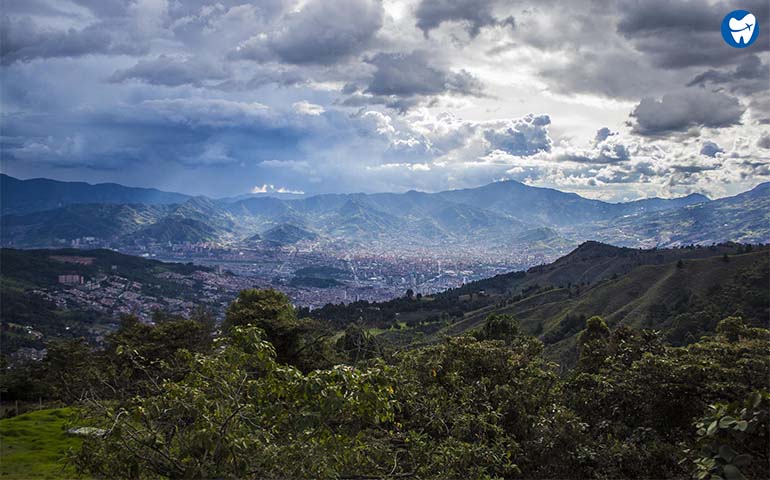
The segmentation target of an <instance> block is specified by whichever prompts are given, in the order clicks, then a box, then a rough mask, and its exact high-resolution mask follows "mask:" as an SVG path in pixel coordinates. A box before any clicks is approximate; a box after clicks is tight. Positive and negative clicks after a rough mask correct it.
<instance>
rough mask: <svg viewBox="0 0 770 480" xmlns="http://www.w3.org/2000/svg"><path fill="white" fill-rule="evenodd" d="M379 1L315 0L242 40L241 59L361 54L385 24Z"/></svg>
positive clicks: (308, 59)
mask: <svg viewBox="0 0 770 480" xmlns="http://www.w3.org/2000/svg"><path fill="white" fill-rule="evenodd" d="M382 16H383V8H382V4H381V3H380V1H379V0H364V1H359V0H334V1H332V0H313V1H311V2H310V3H308V4H307V5H305V7H304V8H303V9H302V10H300V11H299V12H292V13H289V14H287V15H286V16H285V17H284V18H283V19H282V20H281V21H279V22H276V29H275V30H274V31H272V32H267V33H266V34H264V35H257V36H255V37H252V38H251V39H249V40H248V41H246V42H243V43H242V44H241V45H239V46H238V48H237V49H236V50H235V51H234V52H232V53H231V55H230V56H231V58H234V59H241V60H254V61H259V62H263V61H269V60H280V61H282V62H285V63H290V64H300V65H301V64H325V65H328V64H333V63H336V62H338V61H340V60H342V59H344V58H346V57H350V56H352V55H355V54H359V53H361V52H362V51H363V50H364V49H365V47H366V46H367V45H368V43H369V42H370V40H371V39H372V37H373V36H374V35H375V33H376V32H377V31H378V30H379V29H380V28H381V27H382Z"/></svg>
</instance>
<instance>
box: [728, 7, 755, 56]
mask: <svg viewBox="0 0 770 480" xmlns="http://www.w3.org/2000/svg"><path fill="white" fill-rule="evenodd" d="M757 37H759V25H757V17H755V16H754V15H753V14H751V13H750V12H747V11H746V10H734V11H732V12H730V13H728V14H727V16H726V17H725V19H724V20H722V38H724V39H725V43H727V44H728V45H730V46H731V47H735V48H746V47H748V46H749V45H751V44H752V43H754V41H755V40H756V39H757Z"/></svg>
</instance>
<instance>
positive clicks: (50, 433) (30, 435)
mask: <svg viewBox="0 0 770 480" xmlns="http://www.w3.org/2000/svg"><path fill="white" fill-rule="evenodd" d="M72 414H73V410H72V409H71V408H54V409H49V410H39V411H36V412H30V413H25V414H22V415H18V416H16V417H13V418H6V419H3V420H0V479H43V478H50V479H59V478H74V477H76V473H75V470H74V469H73V468H72V467H71V466H69V465H66V463H65V455H66V453H67V452H68V451H69V450H70V449H76V448H78V447H79V446H80V440H79V439H78V438H76V437H73V436H70V435H67V428H68V426H69V424H68V419H69V418H70V417H71V415H72Z"/></svg>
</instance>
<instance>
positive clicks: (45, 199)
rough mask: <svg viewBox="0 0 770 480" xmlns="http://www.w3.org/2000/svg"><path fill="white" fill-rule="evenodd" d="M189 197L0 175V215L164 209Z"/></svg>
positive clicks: (156, 191)
mask: <svg viewBox="0 0 770 480" xmlns="http://www.w3.org/2000/svg"><path fill="white" fill-rule="evenodd" d="M188 198H189V197H188V196H187V195H184V194H181V193H171V192H163V191H160V190H156V189H154V188H135V187H125V186H123V185H118V184H116V183H100V184H97V185H91V184H88V183H84V182H59V181H56V180H49V179H46V178H34V179H31V180H19V179H17V178H13V177H10V176H8V175H5V174H0V205H2V215H6V214H11V213H13V214H25V213H31V212H39V211H43V210H52V209H54V208H59V207H64V206H67V205H72V204H78V203H107V204H115V203H123V204H130V203H144V204H147V205H167V204H172V203H181V202H183V201H185V200H187V199H188Z"/></svg>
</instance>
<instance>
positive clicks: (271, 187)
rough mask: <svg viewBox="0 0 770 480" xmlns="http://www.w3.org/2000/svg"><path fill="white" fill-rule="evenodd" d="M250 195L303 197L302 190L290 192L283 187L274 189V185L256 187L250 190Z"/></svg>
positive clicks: (265, 184)
mask: <svg viewBox="0 0 770 480" xmlns="http://www.w3.org/2000/svg"><path fill="white" fill-rule="evenodd" d="M251 193H254V194H256V193H289V194H292V195H304V194H305V192H303V191H302V190H291V189H289V188H285V187H276V186H275V185H271V184H267V183H264V184H262V185H256V186H254V188H252V189H251Z"/></svg>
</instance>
